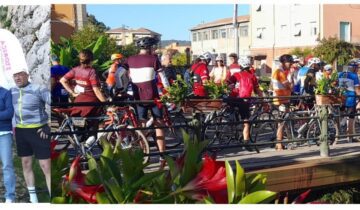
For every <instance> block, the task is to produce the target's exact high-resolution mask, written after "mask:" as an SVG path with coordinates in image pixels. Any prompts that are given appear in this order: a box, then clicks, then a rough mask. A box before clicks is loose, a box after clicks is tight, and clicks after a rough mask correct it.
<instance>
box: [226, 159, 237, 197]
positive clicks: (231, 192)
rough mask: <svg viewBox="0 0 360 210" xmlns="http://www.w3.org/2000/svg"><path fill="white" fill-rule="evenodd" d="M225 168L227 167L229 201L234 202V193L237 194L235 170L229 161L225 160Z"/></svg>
mask: <svg viewBox="0 0 360 210" xmlns="http://www.w3.org/2000/svg"><path fill="white" fill-rule="evenodd" d="M225 169H226V184H227V192H228V201H229V203H232V202H233V201H234V195H235V184H234V172H233V170H232V168H231V165H230V164H229V162H228V161H225Z"/></svg>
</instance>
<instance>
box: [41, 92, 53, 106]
mask: <svg viewBox="0 0 360 210" xmlns="http://www.w3.org/2000/svg"><path fill="white" fill-rule="evenodd" d="M40 97H41V100H42V101H44V102H45V103H46V104H48V105H51V93H50V91H49V89H48V88H42V89H40Z"/></svg>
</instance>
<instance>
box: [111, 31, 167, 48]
mask: <svg viewBox="0 0 360 210" xmlns="http://www.w3.org/2000/svg"><path fill="white" fill-rule="evenodd" d="M105 33H107V34H109V36H110V37H111V38H114V39H115V41H116V44H117V45H118V46H124V45H128V44H131V43H133V42H134V41H135V40H137V39H139V38H142V37H157V38H158V39H159V40H161V34H159V33H156V32H154V31H151V30H149V29H147V28H139V29H127V28H125V27H121V28H115V29H111V30H109V31H106V32H105Z"/></svg>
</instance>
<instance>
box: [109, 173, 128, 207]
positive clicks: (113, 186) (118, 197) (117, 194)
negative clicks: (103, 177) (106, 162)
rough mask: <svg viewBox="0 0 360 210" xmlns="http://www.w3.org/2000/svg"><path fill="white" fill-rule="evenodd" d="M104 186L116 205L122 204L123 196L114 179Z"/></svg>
mask: <svg viewBox="0 0 360 210" xmlns="http://www.w3.org/2000/svg"><path fill="white" fill-rule="evenodd" d="M105 186H106V187H107V188H108V189H109V190H110V192H111V195H112V196H113V197H114V198H115V200H116V201H117V202H118V203H123V202H124V194H123V192H122V191H121V189H122V188H121V186H120V185H119V184H118V183H117V181H116V180H115V178H111V179H110V180H109V181H105Z"/></svg>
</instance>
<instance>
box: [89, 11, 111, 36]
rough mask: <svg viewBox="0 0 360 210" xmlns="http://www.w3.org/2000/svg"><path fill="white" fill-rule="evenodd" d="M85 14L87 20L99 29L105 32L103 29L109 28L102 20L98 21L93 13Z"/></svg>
mask: <svg viewBox="0 0 360 210" xmlns="http://www.w3.org/2000/svg"><path fill="white" fill-rule="evenodd" d="M86 15H87V22H88V23H89V24H92V25H94V26H97V27H98V28H99V30H100V31H102V32H105V31H108V30H110V28H109V27H107V26H106V25H105V24H104V23H103V22H100V21H98V20H97V19H96V17H95V16H94V15H92V14H89V13H87V14H86Z"/></svg>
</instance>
